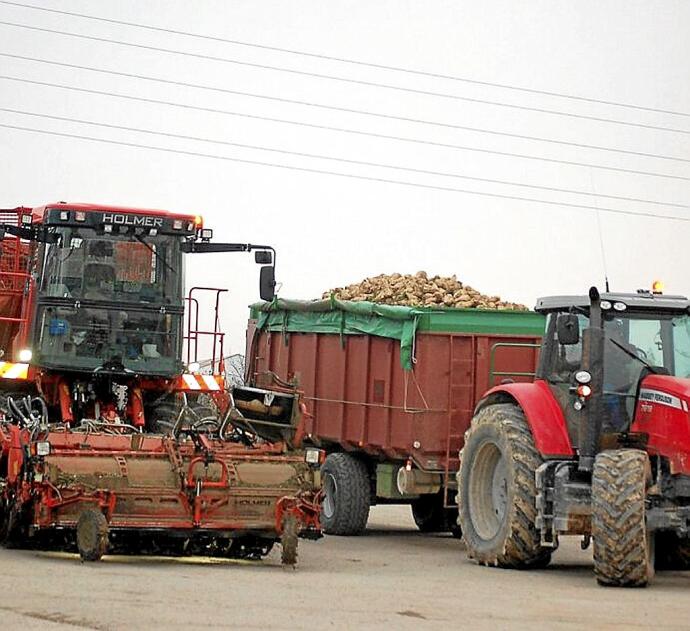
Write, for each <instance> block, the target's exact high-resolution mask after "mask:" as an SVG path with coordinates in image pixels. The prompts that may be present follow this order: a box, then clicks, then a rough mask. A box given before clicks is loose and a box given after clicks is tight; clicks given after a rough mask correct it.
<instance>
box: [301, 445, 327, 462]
mask: <svg viewBox="0 0 690 631" xmlns="http://www.w3.org/2000/svg"><path fill="white" fill-rule="evenodd" d="M325 459H326V452H325V451H324V450H323V449H312V448H310V449H306V450H305V452H304V461H305V462H306V463H307V464H310V465H320V464H321V463H322V462H323V461H324V460H325Z"/></svg>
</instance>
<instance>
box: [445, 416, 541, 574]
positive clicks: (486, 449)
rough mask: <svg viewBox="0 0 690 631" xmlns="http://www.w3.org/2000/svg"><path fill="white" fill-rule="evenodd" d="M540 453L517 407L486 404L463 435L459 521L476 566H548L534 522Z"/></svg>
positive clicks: (459, 483)
mask: <svg viewBox="0 0 690 631" xmlns="http://www.w3.org/2000/svg"><path fill="white" fill-rule="evenodd" d="M541 464H542V458H541V456H540V454H539V452H538V451H537V449H536V447H535V446H534V439H533V437H532V433H531V431H530V428H529V425H528V424H527V421H526V420H525V415H524V413H523V412H522V410H521V409H520V408H519V407H517V406H515V405H513V404H510V403H502V404H495V405H489V406H487V407H485V408H483V409H482V410H480V411H479V412H478V413H477V415H476V416H475V417H474V419H473V420H472V425H471V427H470V429H469V431H468V432H467V434H466V435H465V446H464V448H463V450H462V452H461V454H460V471H459V473H458V489H459V492H458V506H459V510H460V517H459V525H460V528H461V530H462V535H463V538H464V540H465V544H466V545H467V554H468V556H469V557H470V558H471V559H474V560H475V561H476V562H477V563H479V564H481V565H493V566H498V567H505V568H537V567H545V566H546V565H548V563H549V560H550V558H551V550H552V549H551V548H545V547H542V545H541V542H540V534H539V532H538V531H537V529H536V527H535V519H536V516H537V509H536V495H537V489H536V483H535V478H534V475H535V471H536V470H537V468H538V467H539V465H541Z"/></svg>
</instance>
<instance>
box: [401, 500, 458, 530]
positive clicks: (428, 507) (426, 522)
mask: <svg viewBox="0 0 690 631" xmlns="http://www.w3.org/2000/svg"><path fill="white" fill-rule="evenodd" d="M411 506H412V518H413V519H414V523H415V524H416V525H417V528H419V530H420V531H421V532H449V531H452V530H453V529H454V528H455V527H456V526H457V524H456V522H457V519H458V511H457V509H455V510H453V509H447V508H444V506H443V490H441V491H440V492H439V493H434V494H433V495H420V496H419V497H418V498H417V499H415V500H412V504H411Z"/></svg>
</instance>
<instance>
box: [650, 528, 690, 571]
mask: <svg viewBox="0 0 690 631" xmlns="http://www.w3.org/2000/svg"><path fill="white" fill-rule="evenodd" d="M654 557H655V559H654V560H655V564H654V565H655V568H656V569H657V570H690V539H681V538H680V537H679V536H678V535H677V534H676V533H675V532H658V533H657V534H656V539H655V541H654Z"/></svg>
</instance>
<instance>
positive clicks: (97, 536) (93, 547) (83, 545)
mask: <svg viewBox="0 0 690 631" xmlns="http://www.w3.org/2000/svg"><path fill="white" fill-rule="evenodd" d="M77 549H78V550H79V556H80V557H81V559H82V561H98V560H100V558H101V557H102V556H103V555H104V554H105V553H106V551H107V550H108V522H107V521H106V519H105V516H104V515H103V513H102V512H101V511H99V510H95V509H92V508H89V509H87V510H85V511H84V512H82V514H81V515H79V520H78V521H77Z"/></svg>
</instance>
